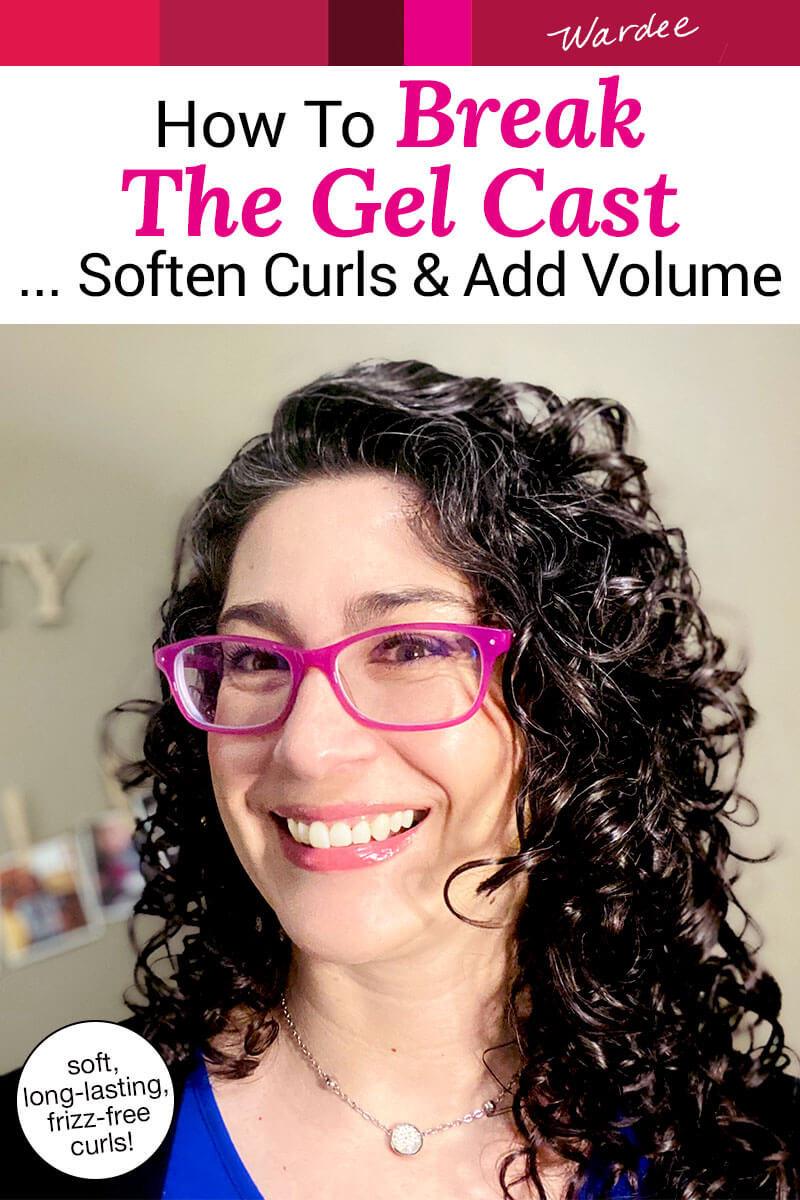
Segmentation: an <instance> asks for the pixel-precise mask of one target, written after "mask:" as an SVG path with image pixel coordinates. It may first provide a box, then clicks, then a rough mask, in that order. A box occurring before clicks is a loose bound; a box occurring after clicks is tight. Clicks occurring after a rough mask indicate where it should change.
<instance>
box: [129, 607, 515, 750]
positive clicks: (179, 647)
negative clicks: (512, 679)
mask: <svg viewBox="0 0 800 1200" xmlns="http://www.w3.org/2000/svg"><path fill="white" fill-rule="evenodd" d="M409 629H421V630H423V629H430V630H442V631H448V632H451V633H463V634H466V635H467V636H468V637H470V638H471V639H472V640H473V641H474V642H475V644H476V646H477V647H478V651H479V653H480V656H481V684H480V688H479V689H478V695H477V697H476V699H475V701H474V703H473V705H472V707H471V708H470V709H469V710H468V712H466V713H465V714H464V715H463V716H461V717H456V718H454V719H451V720H449V721H439V722H434V723H433V724H426V725H397V724H391V723H387V722H382V721H373V720H372V719H371V718H370V717H367V716H365V715H364V714H363V713H361V712H359V711H358V709H357V708H356V707H355V706H354V705H353V704H352V702H351V701H350V700H349V699H348V697H347V693H346V692H345V690H344V688H343V686H342V684H341V682H340V681H339V679H338V677H337V672H336V660H337V658H338V656H339V654H340V653H341V652H342V650H345V649H346V648H347V647H348V646H352V645H353V644H354V643H355V642H360V641H365V640H366V639H367V638H369V637H374V636H375V635H377V634H382V633H395V632H398V631H402V630H409ZM513 639H514V633H513V630H511V629H493V628H490V627H488V626H486V625H463V624H460V623H457V622H456V623H454V622H450V621H411V622H405V623H402V624H399V625H380V626H378V627H377V628H376V629H366V630H364V631H363V632H362V633H355V634H352V635H351V636H350V637H346V638H342V639H341V641H338V642H332V643H331V644H330V645H329V646H318V647H316V648H315V649H311V650H303V649H301V648H300V647H297V646H287V645H286V644H285V643H283V642H275V641H272V640H271V639H269V638H260V637H250V636H248V635H240V634H234V633H215V634H209V635H208V636H207V637H194V638H186V639H184V640H183V641H179V642H171V643H169V644H168V645H166V646H157V647H155V649H154V650H153V659H154V661H155V665H156V666H157V667H158V669H159V671H161V672H163V674H164V676H165V677H166V680H167V683H168V684H169V690H170V694H171V695H172V698H173V700H174V701H175V704H176V705H177V707H178V710H179V712H180V713H181V716H183V717H184V718H185V719H186V720H187V721H188V722H189V724H190V725H193V726H194V727H195V729H201V730H203V732H205V733H225V734H261V733H272V732H274V731H275V730H276V729H279V728H280V727H281V725H283V724H284V722H285V721H286V720H287V719H288V717H289V715H290V713H291V711H292V709H293V708H294V705H295V701H296V700H297V693H298V692H299V690H300V685H301V683H302V682H303V680H304V678H305V676H306V674H307V672H308V669H309V668H310V667H315V668H316V669H317V670H319V671H321V672H322V674H323V675H324V676H325V678H326V679H327V680H328V683H329V684H330V685H331V689H332V690H333V694H334V695H335V696H336V699H337V700H338V701H339V703H340V704H341V706H342V708H343V709H344V710H345V712H346V713H348V715H349V716H351V717H353V718H354V720H356V721H358V723H359V724H360V725H365V726H366V727H367V728H368V729H385V730H393V731H395V732H408V733H422V732H425V731H428V730H434V729H449V728H451V727H452V726H454V725H461V724H463V723H464V722H465V721H469V720H470V718H471V717H474V716H475V713H476V712H478V710H479V709H480V708H481V706H482V705H483V702H484V700H485V699H486V693H487V691H488V689H489V681H490V678H491V674H492V668H493V667H494V664H495V662H496V661H497V659H498V658H499V657H500V655H501V654H505V653H506V651H507V650H508V649H509V647H510V646H511V643H512V641H513ZM224 642H238V643H239V644H240V645H241V644H242V643H243V642H246V643H247V644H248V645H251V644H252V645H255V646H256V647H258V648H264V649H267V650H273V651H276V652H277V653H279V654H280V655H281V656H282V657H283V658H285V659H286V661H287V662H288V664H289V670H290V671H291V675H292V684H291V691H290V693H289V698H288V700H287V702H286V706H285V708H284V709H283V711H282V712H281V715H280V716H279V717H277V718H276V719H275V720H274V721H268V722H266V723H264V724H263V725H247V726H244V727H240V726H230V725H211V724H209V723H208V722H204V721H200V720H198V719H197V718H196V717H195V716H194V715H193V714H192V713H191V712H189V710H188V709H187V707H186V705H185V704H184V702H183V699H182V697H181V694H180V685H179V684H178V682H177V680H176V678H175V664H176V662H177V660H178V658H179V657H180V655H181V654H182V653H183V651H184V650H188V649H189V648H190V647H191V646H207V645H209V644H211V643H214V644H219V643H224Z"/></svg>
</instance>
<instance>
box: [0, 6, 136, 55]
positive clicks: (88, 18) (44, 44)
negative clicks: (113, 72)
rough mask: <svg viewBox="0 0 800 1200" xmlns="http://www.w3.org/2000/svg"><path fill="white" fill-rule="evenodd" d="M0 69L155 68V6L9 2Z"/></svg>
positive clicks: (0, 38) (5, 10)
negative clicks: (55, 67)
mask: <svg viewBox="0 0 800 1200" xmlns="http://www.w3.org/2000/svg"><path fill="white" fill-rule="evenodd" d="M0 30H1V32H0V62H1V63H2V64H3V65H4V66H26V67H32V66H42V67H53V66H102V65H108V66H146V65H152V64H153V63H157V62H158V0H135V2H133V0H131V2H129V3H125V0H114V2H113V3H112V2H110V0H78V2H76V3H72V4H70V3H64V2H61V3H58V2H57V0H11V2H10V3H7V4H6V5H4V8H3V16H2V24H1V25H0Z"/></svg>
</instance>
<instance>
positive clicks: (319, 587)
mask: <svg viewBox="0 0 800 1200" xmlns="http://www.w3.org/2000/svg"><path fill="white" fill-rule="evenodd" d="M419 509H420V497H419V495H418V494H416V493H415V491H414V489H413V487H412V486H411V485H409V484H407V483H406V482H405V481H399V480H396V479H393V478H392V477H391V476H388V475H383V474H380V473H378V472H371V473H367V472H359V473H354V474H352V475H346V476H340V477H336V478H325V479H315V480H313V481H309V482H304V483H302V484H299V485H298V486H296V487H293V488H290V489H288V490H286V491H283V492H280V493H279V494H278V495H276V496H274V497H272V498H271V499H270V500H268V501H267V502H266V503H265V504H264V505H263V507H262V508H261V509H260V510H259V511H258V512H257V513H256V515H255V516H254V517H253V519H252V520H251V521H250V523H249V524H248V526H247V528H246V529H245V531H244V533H243V534H242V537H241V538H240V540H239V544H238V546H237V548H236V551H235V553H234V556H233V561H232V564H231V573H230V578H229V582H228V588H227V591H226V598H225V607H226V608H229V607H230V606H231V605H239V604H241V603H252V602H256V601H267V602H268V603H272V604H279V605H281V606H282V607H283V608H284V609H286V610H289V611H294V610H299V611H300V612H301V613H304V612H305V613H310V612H311V611H312V610H313V606H315V605H316V606H317V607H323V608H324V609H326V610H331V609H333V610H338V612H339V614H340V616H342V619H343V620H344V619H347V623H348V624H350V623H352V621H351V619H350V618H352V617H353V609H354V608H355V609H359V608H369V607H371V608H373V609H375V610H376V612H375V615H376V616H377V610H378V609H380V610H381V611H382V612H383V613H384V615H387V611H388V610H389V609H390V607H391V605H390V604H389V603H388V602H387V600H386V597H392V596H396V597H397V604H398V605H399V606H402V607H405V608H409V606H410V605H413V604H414V603H417V604H419V605H428V606H430V605H436V604H437V603H439V604H442V605H445V606H450V607H455V606H458V605H459V603H460V604H461V605H462V606H464V608H465V610H466V611H467V612H470V611H472V609H473V607H474V597H473V592H472V589H471V587H470V584H469V582H468V580H467V578H466V576H464V575H462V574H461V573H460V572H459V571H456V570H454V569H453V568H452V567H450V566H447V565H446V564H444V563H442V562H440V561H438V559H437V558H436V557H434V554H433V553H432V550H431V547H430V546H429V545H428V544H427V540H426V541H423V540H422V538H421V537H420V535H419V532H418V528H419V526H418V522H417V521H416V520H415V518H416V517H417V516H418V514H419ZM409 611H410V609H409ZM364 615H365V614H363V613H359V617H361V616H364ZM411 619H413V613H412V616H411ZM453 619H457V618H455V617H454V618H453ZM358 623H362V622H361V621H360V620H358Z"/></svg>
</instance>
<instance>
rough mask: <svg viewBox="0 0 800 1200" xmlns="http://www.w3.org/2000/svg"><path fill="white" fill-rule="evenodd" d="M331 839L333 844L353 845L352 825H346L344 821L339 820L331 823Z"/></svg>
mask: <svg viewBox="0 0 800 1200" xmlns="http://www.w3.org/2000/svg"><path fill="white" fill-rule="evenodd" d="M330 839H331V845H332V846H351V845H352V844H353V835H352V833H351V832H350V826H349V825H345V823H344V821H337V822H336V823H335V824H334V825H331V829H330Z"/></svg>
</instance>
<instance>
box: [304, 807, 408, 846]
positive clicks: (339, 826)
mask: <svg viewBox="0 0 800 1200" xmlns="http://www.w3.org/2000/svg"><path fill="white" fill-rule="evenodd" d="M413 824H414V810H413V809H412V808H406V809H400V810H398V811H397V812H393V813H387V812H382V813H378V815H377V816H376V817H373V819H372V820H371V821H368V820H367V818H366V817H361V818H359V820H357V821H355V822H354V823H352V824H348V823H347V821H333V822H332V823H331V824H330V825H327V824H326V823H325V822H324V821H311V822H310V824H309V823H307V822H305V821H296V820H295V819H294V818H293V817H287V818H286V825H287V828H288V830H289V833H290V834H291V836H292V838H293V839H294V840H295V841H296V842H301V843H302V844H303V845H306V846H313V848H314V849H315V850H327V849H329V847H331V846H351V845H356V846H365V845H366V844H367V842H372V841H375V842H383V841H385V840H386V838H388V837H389V836H390V835H391V834H393V833H399V832H400V830H401V829H410V828H411V826H412V825H413Z"/></svg>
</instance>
